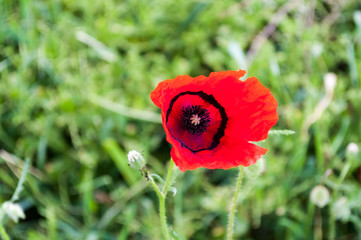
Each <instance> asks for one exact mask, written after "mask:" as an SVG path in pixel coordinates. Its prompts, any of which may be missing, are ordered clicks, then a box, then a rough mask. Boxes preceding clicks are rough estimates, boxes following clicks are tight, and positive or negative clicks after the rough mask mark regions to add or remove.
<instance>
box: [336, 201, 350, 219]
mask: <svg viewBox="0 0 361 240" xmlns="http://www.w3.org/2000/svg"><path fill="white" fill-rule="evenodd" d="M332 211H333V214H334V215H335V218H336V219H338V220H341V221H347V220H348V218H349V217H350V215H351V211H350V208H349V207H348V204H347V198H345V197H341V198H340V199H339V200H337V201H336V202H335V204H334V205H333V207H332Z"/></svg>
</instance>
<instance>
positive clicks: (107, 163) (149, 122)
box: [0, 0, 361, 240]
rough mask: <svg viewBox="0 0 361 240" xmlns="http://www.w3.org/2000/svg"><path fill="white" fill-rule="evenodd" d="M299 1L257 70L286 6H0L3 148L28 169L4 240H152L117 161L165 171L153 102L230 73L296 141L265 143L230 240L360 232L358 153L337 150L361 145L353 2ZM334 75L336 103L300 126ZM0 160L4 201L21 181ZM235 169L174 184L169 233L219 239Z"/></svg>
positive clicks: (139, 189)
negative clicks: (182, 83) (340, 207)
mask: <svg viewBox="0 0 361 240" xmlns="http://www.w3.org/2000/svg"><path fill="white" fill-rule="evenodd" d="M296 2H299V5H298V6H291V5H292V4H289V7H288V8H289V9H288V13H287V14H285V15H284V18H283V19H282V20H281V21H280V23H279V25H278V26H277V27H276V28H275V29H274V32H273V33H272V34H271V35H270V36H267V38H266V39H265V42H264V43H263V44H262V45H261V48H260V49H259V51H257V52H255V55H254V59H253V61H252V63H251V62H250V61H249V60H250V59H251V58H250V54H251V53H250V51H249V49H250V48H251V46H252V44H255V41H254V40H255V39H257V38H256V36H257V35H258V34H259V33H260V32H261V31H262V30H263V28H264V27H265V26H266V25H267V24H268V23H269V22H270V20H271V19H273V18H274V16H275V14H276V13H277V12H278V13H277V16H278V15H279V14H280V12H279V11H278V10H279V9H280V8H281V7H282V6H284V5H285V4H286V3H287V2H286V1H279V0H276V1H260V0H259V1H258V0H257V1H241V2H239V1H231V0H224V1H166V0H154V1H145V0H133V1H129V0H128V1H114V0H109V1H93V2H89V1H85V0H79V1H70V0H63V1H60V0H43V1H39V0H34V1H29V0H21V1H11V0H0V149H3V150H5V151H7V152H9V153H11V154H13V155H14V156H17V157H18V158H19V159H22V160H25V159H26V158H30V159H31V160H32V162H31V164H32V167H33V168H31V169H30V173H29V175H28V176H27V180H26V182H25V185H24V188H25V189H24V190H23V191H22V192H21V194H20V196H19V197H20V198H19V199H20V201H19V203H20V204H21V206H22V207H23V208H24V209H25V210H26V211H25V214H26V217H27V218H26V219H25V220H22V221H20V222H19V223H18V224H16V225H15V224H14V223H13V222H12V221H11V220H9V219H4V221H3V224H4V226H5V229H6V230H7V232H8V234H9V235H10V236H11V237H12V239H24V238H25V239H30V240H39V239H40V240H41V239H109V240H111V239H117V240H120V239H161V230H160V223H159V219H158V212H157V204H158V202H157V198H156V195H155V193H154V192H152V189H151V188H150V187H149V186H148V185H149V184H148V183H147V182H146V181H145V180H144V179H143V178H141V177H140V176H139V174H138V172H137V171H135V170H133V169H130V168H128V169H127V166H126V165H125V164H124V163H125V162H126V161H127V159H126V153H127V152H128V151H129V150H133V149H135V150H137V151H139V152H142V154H143V155H144V156H145V158H146V159H147V161H148V168H149V169H150V171H151V172H153V173H157V174H159V175H161V176H164V174H165V173H166V166H167V161H168V159H169V152H170V146H169V144H167V143H166V141H165V134H164V131H163V129H162V126H161V124H160V117H159V116H160V115H159V109H157V108H156V107H155V106H154V105H153V104H152V103H151V101H150V99H149V93H150V91H151V90H152V89H153V88H154V87H155V86H156V84H157V83H158V82H159V81H161V80H164V79H167V78H174V77H176V76H177V75H182V74H188V75H191V76H197V75H201V74H205V75H208V74H209V73H210V72H211V71H221V70H226V69H238V68H240V67H241V68H246V70H247V71H248V73H247V76H256V77H257V78H258V79H259V80H260V81H261V82H262V83H263V84H264V85H265V86H266V87H268V88H270V89H271V91H272V93H273V94H274V95H275V97H276V99H277V100H278V103H279V108H278V113H279V115H280V120H279V122H278V124H277V126H276V127H275V129H290V130H293V131H295V132H296V134H293V135H289V136H284V135H279V134H273V135H270V137H269V138H268V139H267V141H266V142H264V143H262V145H264V146H266V147H267V148H268V149H269V151H268V153H267V155H266V156H265V171H264V172H263V173H262V174H261V175H260V176H259V177H258V178H257V179H255V178H252V176H251V175H248V176H247V175H246V176H245V179H244V180H245V182H244V184H245V185H244V188H245V189H244V191H245V192H244V193H243V194H241V196H240V199H239V209H238V211H237V213H236V222H235V224H236V227H235V239H265V238H267V239H313V238H314V236H315V234H316V233H317V234H318V233H319V232H320V231H321V232H322V234H323V237H324V239H327V238H328V234H329V232H330V228H331V227H332V224H333V223H334V224H335V229H336V231H335V234H336V237H337V239H359V238H361V220H360V217H361V205H360V200H359V199H360V198H361V177H360V176H361V175H360V173H361V170H360V169H361V168H360V166H361V161H360V156H361V155H360V153H359V154H358V155H357V156H346V147H347V145H348V144H349V143H350V142H355V143H357V144H358V146H359V147H361V140H360V133H361V130H360V129H361V89H360V79H359V76H361V22H360V21H357V17H356V18H355V16H357V9H361V4H360V3H359V1H357V0H348V1H335V2H334V1H331V3H332V4H330V3H328V1H317V0H315V1H296ZM358 14H360V12H358ZM253 46H254V45H253ZM328 72H333V73H335V74H336V75H337V84H336V87H335V91H334V96H333V99H332V101H331V103H330V105H329V106H328V107H327V108H326V110H325V111H324V112H323V113H322V115H321V117H320V118H319V119H318V120H317V121H316V122H314V123H313V124H312V125H310V126H309V128H304V126H305V125H304V124H305V122H306V121H307V118H308V117H309V116H311V114H312V113H313V112H314V110H315V107H316V106H317V104H318V103H319V102H320V100H321V99H322V98H323V97H324V95H325V88H324V84H323V77H324V75H325V74H326V73H328ZM1 156H3V155H1ZM5 160H6V159H3V157H2V158H0V203H2V202H4V201H7V200H9V199H10V198H11V196H12V194H13V193H14V191H15V188H16V185H17V182H18V176H19V175H18V173H19V171H18V170H19V169H18V167H17V166H15V165H14V164H13V163H10V162H9V161H5ZM345 166H349V170H348V171H346V170H347V169H346V170H345ZM328 170H332V172H331V174H330V175H328V176H325V173H326V171H328ZM328 172H330V171H328ZM236 175H237V170H236V169H232V170H229V171H224V170H206V169H198V170H195V171H192V172H186V173H184V174H180V175H179V176H178V178H177V182H176V183H175V186H176V187H177V194H176V196H175V197H172V194H170V195H169V196H168V198H167V212H168V221H169V223H170V224H171V225H172V226H173V229H174V230H175V232H176V233H177V234H178V236H179V239H181V240H184V239H224V237H225V232H226V223H227V210H228V206H229V200H230V199H231V198H232V193H233V192H232V189H233V185H234V183H235V180H236V179H235V178H236ZM318 184H324V185H325V186H326V187H327V188H328V189H329V191H330V193H331V201H330V203H329V204H328V205H326V206H325V207H324V208H322V209H318V208H317V207H316V206H314V205H313V204H312V203H311V202H310V200H309V194H310V191H311V190H312V188H313V187H314V186H316V185H318ZM342 196H344V197H346V198H347V207H348V208H349V209H350V210H351V215H350V216H349V217H348V218H347V219H345V220H342V221H341V220H337V219H333V217H334V216H333V214H331V213H332V209H333V206H334V205H335V202H336V201H337V200H338V199H339V198H341V197H342ZM317 234H316V236H319V235H317ZM316 238H317V237H316Z"/></svg>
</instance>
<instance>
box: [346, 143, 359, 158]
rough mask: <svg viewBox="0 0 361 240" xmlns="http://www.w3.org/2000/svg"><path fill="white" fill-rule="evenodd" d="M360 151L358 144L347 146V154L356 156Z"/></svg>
mask: <svg viewBox="0 0 361 240" xmlns="http://www.w3.org/2000/svg"><path fill="white" fill-rule="evenodd" d="M359 151H360V149H359V147H358V146H357V144H356V143H353V142H352V143H350V144H349V145H347V148H346V154H349V155H351V154H354V155H356V154H357V153H358V152H359Z"/></svg>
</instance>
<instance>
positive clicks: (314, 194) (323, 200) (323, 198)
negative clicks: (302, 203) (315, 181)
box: [310, 185, 330, 208]
mask: <svg viewBox="0 0 361 240" xmlns="http://www.w3.org/2000/svg"><path fill="white" fill-rule="evenodd" d="M310 199H311V202H312V203H314V204H315V205H317V206H318V207H320V208H323V207H324V206H325V205H326V204H327V203H328V202H329V200H330V193H329V192H328V190H327V188H325V187H324V186H322V185H317V186H315V187H314V188H313V189H312V191H311V194H310Z"/></svg>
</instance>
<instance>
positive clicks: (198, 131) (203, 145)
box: [165, 91, 228, 153]
mask: <svg viewBox="0 0 361 240" xmlns="http://www.w3.org/2000/svg"><path fill="white" fill-rule="evenodd" d="M190 102H191V104H190ZM192 103H193V104H192ZM184 106H187V107H184ZM205 106H207V107H205ZM173 108H174V109H173ZM165 121H166V124H167V128H168V130H169V132H170V134H171V136H172V137H173V138H174V139H175V140H177V141H178V142H179V143H181V145H182V147H184V148H187V149H188V150H190V151H192V152H193V153H197V152H200V151H205V150H213V149H215V148H216V147H217V146H218V145H219V144H220V140H221V138H222V137H223V136H224V133H225V129H226V126H227V122H228V116H227V114H226V111H225V109H224V108H223V106H222V105H221V104H220V103H219V102H218V101H217V100H216V99H215V98H214V96H213V95H210V94H207V93H205V92H203V91H198V92H192V91H185V92H181V93H179V94H178V95H176V96H175V97H173V98H172V99H171V101H170V103H169V107H168V110H167V113H166V120H165ZM185 132H186V133H187V134H184V133H185ZM188 133H190V134H188Z"/></svg>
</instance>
